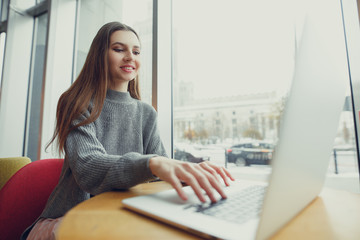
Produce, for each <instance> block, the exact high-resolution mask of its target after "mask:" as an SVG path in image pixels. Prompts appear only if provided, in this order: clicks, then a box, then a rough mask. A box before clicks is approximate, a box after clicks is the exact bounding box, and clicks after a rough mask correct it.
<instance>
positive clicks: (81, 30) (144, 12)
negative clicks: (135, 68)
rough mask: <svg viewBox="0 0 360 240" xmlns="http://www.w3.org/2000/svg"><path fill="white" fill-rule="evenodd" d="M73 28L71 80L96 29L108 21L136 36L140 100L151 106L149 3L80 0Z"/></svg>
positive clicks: (137, 0)
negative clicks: (74, 45)
mask: <svg viewBox="0 0 360 240" xmlns="http://www.w3.org/2000/svg"><path fill="white" fill-rule="evenodd" d="M79 3H80V5H79V6H80V10H79V16H78V25H77V40H76V42H77V44H76V48H77V49H76V56H75V58H76V60H75V71H74V73H75V76H74V79H75V78H76V77H77V76H78V74H79V73H80V71H81V68H82V66H83V64H84V62H85V58H86V55H87V53H88V50H89V48H90V45H91V42H92V40H93V38H94V37H95V35H96V33H97V31H98V30H99V28H100V27H101V26H102V25H103V24H105V23H107V22H111V21H119V22H122V23H125V24H127V25H129V26H131V27H132V28H134V29H135V31H136V32H137V33H138V34H139V37H140V42H141V48H142V51H141V58H142V66H141V70H140V88H141V95H142V100H143V101H145V102H148V103H149V104H151V93H152V92H151V91H152V79H151V76H152V72H151V71H152V1H151V0H135V1H134V0H103V1H97V0H80V1H79Z"/></svg>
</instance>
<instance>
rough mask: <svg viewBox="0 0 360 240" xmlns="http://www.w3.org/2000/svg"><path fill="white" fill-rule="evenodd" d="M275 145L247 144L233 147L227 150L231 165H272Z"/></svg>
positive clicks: (266, 143) (263, 143) (258, 142)
mask: <svg viewBox="0 0 360 240" xmlns="http://www.w3.org/2000/svg"><path fill="white" fill-rule="evenodd" d="M273 151H274V145H273V144H270V143H268V142H260V141H256V142H246V143H240V144H236V145H234V146H231V147H230V148H228V149H227V150H226V157H227V161H228V162H229V163H235V164H236V165H237V166H250V165H252V164H265V165H267V164H270V161H271V159H272V156H273Z"/></svg>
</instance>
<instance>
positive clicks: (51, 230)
mask: <svg viewBox="0 0 360 240" xmlns="http://www.w3.org/2000/svg"><path fill="white" fill-rule="evenodd" d="M62 218H63V217H60V218H56V219H51V218H42V219H40V220H39V221H38V222H37V223H36V224H35V226H34V227H33V229H32V230H31V232H30V233H29V236H28V237H27V240H55V239H56V231H57V229H58V227H59V224H60V222H61V220H62Z"/></svg>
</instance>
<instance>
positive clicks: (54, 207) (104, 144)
mask: <svg viewBox="0 0 360 240" xmlns="http://www.w3.org/2000/svg"><path fill="white" fill-rule="evenodd" d="M87 115H88V113H87V114H84V116H82V117H81V118H80V119H78V120H77V121H81V120H83V119H84V118H86V116H87ZM77 121H75V122H77ZM75 122H74V123H75ZM156 155H160V156H166V152H165V149H164V146H163V144H162V142H161V140H160V136H159V131H158V128H157V114H156V112H155V110H154V108H153V107H152V106H150V105H148V104H146V103H144V102H141V101H139V100H136V99H133V98H132V97H131V96H130V94H129V93H128V92H126V93H124V92H116V91H113V90H108V91H107V95H106V99H105V102H104V106H103V109H102V112H101V114H100V116H99V118H98V119H97V120H96V121H95V122H93V123H91V124H88V125H85V126H81V127H79V128H77V129H75V130H73V131H71V132H70V134H69V135H68V137H67V140H66V144H65V159H64V166H63V169H62V172H61V175H60V180H59V183H58V185H57V186H56V188H55V189H54V191H53V192H52V194H51V195H50V197H49V200H48V202H47V204H46V207H45V209H44V211H43V212H42V214H41V216H40V217H45V218H58V217H61V216H63V215H64V214H65V213H66V212H67V211H68V210H70V209H71V208H72V207H74V206H75V205H76V204H78V203H80V202H82V201H84V200H86V199H89V198H90V194H92V195H97V194H99V193H102V192H106V191H111V190H116V189H128V188H130V187H132V186H135V185H137V184H139V183H142V182H146V181H149V180H152V179H154V177H153V175H152V173H151V171H150V169H149V159H150V158H151V157H154V156H156ZM33 225H34V224H33ZM33 225H32V226H33ZM32 226H31V227H29V228H28V229H27V231H26V232H25V233H24V234H23V236H22V238H23V239H25V237H26V236H27V235H28V233H29V231H30V230H31V228H32Z"/></svg>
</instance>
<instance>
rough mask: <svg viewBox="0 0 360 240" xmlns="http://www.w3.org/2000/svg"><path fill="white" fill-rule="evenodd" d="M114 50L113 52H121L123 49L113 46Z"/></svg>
mask: <svg viewBox="0 0 360 240" xmlns="http://www.w3.org/2000/svg"><path fill="white" fill-rule="evenodd" d="M114 51H115V52H123V51H124V49H121V48H114Z"/></svg>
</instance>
